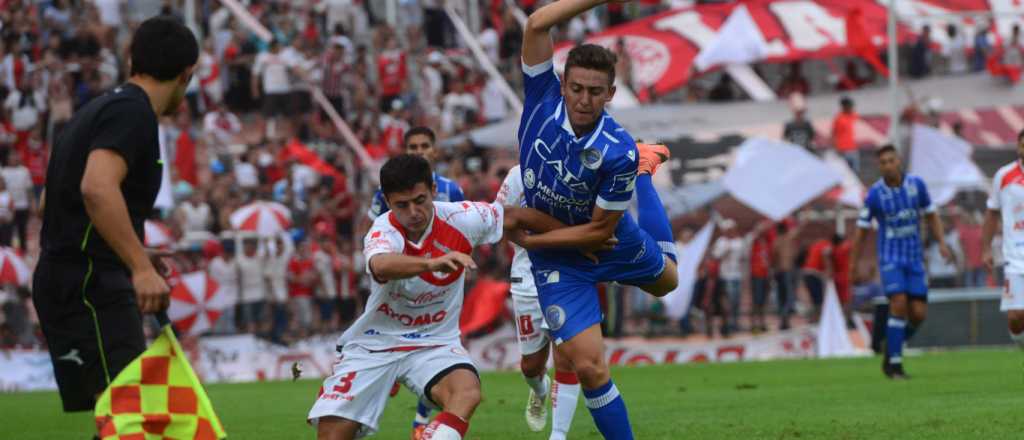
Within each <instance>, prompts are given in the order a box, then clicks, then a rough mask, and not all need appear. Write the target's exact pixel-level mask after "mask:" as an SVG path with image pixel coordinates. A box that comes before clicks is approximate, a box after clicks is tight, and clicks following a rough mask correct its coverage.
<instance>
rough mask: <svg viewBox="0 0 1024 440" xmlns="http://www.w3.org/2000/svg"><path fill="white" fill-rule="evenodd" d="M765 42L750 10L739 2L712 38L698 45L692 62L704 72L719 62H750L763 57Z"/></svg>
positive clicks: (765, 48)
mask: <svg viewBox="0 0 1024 440" xmlns="http://www.w3.org/2000/svg"><path fill="white" fill-rule="evenodd" d="M767 54H768V42H766V41H765V39H764V35H762V34H761V28H759V27H758V26H757V23H756V22H755V21H754V18H753V17H751V16H750V11H748V10H747V7H746V6H744V5H739V6H737V7H736V9H734V10H733V11H732V14H730V15H729V18H727V19H726V20H725V23H723V24H722V27H721V28H720V29H718V33H717V34H715V38H714V39H713V40H711V42H710V43H708V44H707V45H705V46H704V47H703V48H701V50H700V53H699V54H697V58H695V59H694V60H693V65H694V66H697V70H700V71H705V70H708V69H710V68H712V67H714V66H717V65H719V64H749V63H753V62H755V61H759V60H762V59H764V58H765V57H766V56H767Z"/></svg>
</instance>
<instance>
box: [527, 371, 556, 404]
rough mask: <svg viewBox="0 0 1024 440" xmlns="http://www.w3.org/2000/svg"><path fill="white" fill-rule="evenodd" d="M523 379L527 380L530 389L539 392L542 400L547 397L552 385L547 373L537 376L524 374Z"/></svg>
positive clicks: (538, 395) (538, 394)
mask: <svg viewBox="0 0 1024 440" xmlns="http://www.w3.org/2000/svg"><path fill="white" fill-rule="evenodd" d="M523 379H525V380H526V384H527V385H529V386H530V389H532V390H533V392H534V393H536V394H537V397H540V399H541V400H544V399H547V397H548V387H549V386H551V379H550V378H548V375H547V374H541V375H540V376H537V377H526V376H523Z"/></svg>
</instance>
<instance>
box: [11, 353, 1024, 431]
mask: <svg viewBox="0 0 1024 440" xmlns="http://www.w3.org/2000/svg"><path fill="white" fill-rule="evenodd" d="M1022 361H1024V355H1022V354H1021V353H1019V352H1017V351H1012V350H1003V351H964V352H951V353H933V354H926V355H922V356H914V357H909V358H908V359H907V361H906V362H907V364H906V366H907V371H908V373H910V374H911V375H912V376H913V379H912V380H910V381H906V382H890V381H888V380H886V379H885V378H884V377H882V375H881V373H880V371H879V362H880V361H879V360H878V358H862V359H842V360H828V361H815V360H807V361H783V362H749V363H732V364H705V365H691V366H658V367H639V368H620V369H616V370H614V371H613V376H614V377H615V379H616V383H617V385H618V387H619V389H620V390H621V391H622V393H623V395H624V396H625V398H626V402H627V404H628V405H629V409H630V416H631V419H632V422H633V429H634V431H635V432H636V437H637V438H638V439H683V438H686V439H729V438H735V439H888V438H892V439H900V440H907V439H970V438H977V439H1012V438H1021V434H1020V426H1021V425H1020V417H1021V409H1022V407H1024V392H1022V391H1024V367H1022ZM318 386H319V382H317V381H300V382H295V383H292V382H276V383H259V384H241V385H213V386H210V387H209V392H210V398H211V399H212V400H213V404H214V406H215V407H216V408H217V411H218V413H219V414H220V417H221V419H222V420H223V422H224V426H225V429H226V430H227V432H228V434H229V436H230V438H233V439H244V440H262V439H303V438H312V437H313V430H312V429H311V428H309V427H308V426H306V424H305V422H304V418H305V415H306V411H308V410H309V407H310V404H311V403H312V400H313V397H314V396H315V393H316V391H317V389H318ZM483 388H484V402H483V403H482V404H481V406H480V408H478V409H477V413H476V415H475V416H474V417H473V420H472V423H471V425H470V432H469V436H468V437H469V438H471V439H516V440H527V439H547V433H532V432H529V431H528V430H527V428H526V423H525V422H524V420H523V408H524V405H525V402H526V396H527V394H528V391H527V388H526V385H525V384H524V383H523V381H522V379H521V378H520V377H519V376H518V375H516V374H514V373H493V374H485V375H484V376H483ZM414 405H415V402H414V399H413V397H412V395H411V394H410V393H409V392H407V391H404V390H403V391H402V392H401V393H400V394H399V395H398V396H397V397H396V398H394V399H392V400H391V401H390V403H389V405H388V408H387V410H386V411H385V413H384V418H383V420H382V422H381V432H380V433H379V434H378V435H377V436H376V437H374V438H379V439H406V438H408V429H409V425H410V422H411V420H412V415H413V411H414ZM0 421H2V423H0V439H12V440H14V439H16V440H29V439H86V438H88V437H89V434H88V433H89V430H90V429H91V426H92V421H91V418H90V416H89V415H85V414H76V415H64V414H61V412H60V402H59V400H58V397H57V394H56V393H51V392H47V393H27V394H0ZM549 426H550V423H549ZM570 438H581V439H599V438H601V437H600V435H599V434H598V433H597V430H596V428H595V427H594V424H593V422H592V421H591V419H590V415H589V413H588V412H587V410H586V407H584V406H583V402H582V399H581V401H580V403H579V407H578V409H577V412H576V418H575V424H574V426H573V430H572V432H571V433H570Z"/></svg>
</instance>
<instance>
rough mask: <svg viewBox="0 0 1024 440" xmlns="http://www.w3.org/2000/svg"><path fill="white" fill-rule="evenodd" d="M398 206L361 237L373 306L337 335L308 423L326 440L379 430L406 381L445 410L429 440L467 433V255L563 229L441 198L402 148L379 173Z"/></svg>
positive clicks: (527, 212)
mask: <svg viewBox="0 0 1024 440" xmlns="http://www.w3.org/2000/svg"><path fill="white" fill-rule="evenodd" d="M380 183H381V189H382V191H383V193H384V197H385V198H386V199H387V202H388V204H389V205H390V206H391V212H390V213H389V214H387V215H382V216H380V217H378V218H377V219H376V220H375V221H374V223H373V226H372V227H371V228H370V231H369V232H368V233H367V235H366V237H365V238H364V240H363V254H364V255H365V258H366V270H367V272H368V273H369V274H370V275H371V278H372V284H371V293H370V299H369V301H368V302H367V305H366V310H365V311H364V313H363V315H362V316H360V317H359V319H358V320H356V322H355V323H354V324H353V325H352V326H351V327H349V329H348V330H346V331H345V333H344V334H342V335H341V337H340V338H339V339H338V344H337V346H338V347H339V351H340V359H339V361H338V363H337V364H335V366H334V371H333V374H332V375H331V377H329V378H327V379H326V380H325V381H324V383H323V386H322V387H321V390H320V395H319V396H318V397H317V400H316V402H315V403H314V404H313V408H312V409H311V410H310V412H309V416H308V418H307V419H308V420H309V422H310V423H311V424H313V425H314V426H316V428H317V438H318V439H320V440H350V439H354V438H360V437H365V436H367V435H370V434H372V433H374V432H376V431H377V427H378V421H379V419H380V416H381V414H382V413H383V411H384V405H385V404H386V403H387V399H388V395H389V392H390V390H391V387H392V385H393V384H394V383H395V382H400V383H402V384H404V385H405V386H406V387H407V388H409V389H410V390H411V391H412V392H413V393H415V394H417V395H418V396H419V398H420V400H421V401H426V402H427V403H429V404H430V405H433V406H435V407H437V408H438V409H441V411H442V412H441V413H440V414H438V415H437V417H436V418H435V419H434V421H433V422H431V423H430V424H429V425H427V427H426V429H424V430H423V432H422V437H421V438H422V439H423V440H460V439H462V438H463V436H465V434H466V431H467V430H468V429H469V419H470V417H471V416H472V415H473V411H475V410H476V406H477V405H478V404H479V403H480V380H479V378H478V376H477V372H476V367H475V366H474V365H473V361H472V359H471V358H470V357H469V354H468V353H467V352H466V350H465V348H463V347H462V344H461V342H460V336H461V335H460V331H459V315H460V313H461V312H462V300H463V294H464V287H465V272H466V270H467V269H474V268H475V267H476V266H475V264H474V263H473V260H472V258H470V257H469V253H470V252H472V251H473V248H474V247H476V246H477V245H481V244H487V243H495V242H497V241H499V240H501V237H502V234H503V231H504V229H520V228H524V227H527V226H528V225H532V226H533V230H549V229H558V228H563V227H565V225H564V224H562V223H560V222H558V221H557V220H555V219H553V218H551V217H548V216H546V215H544V214H541V213H540V212H539V211H536V210H533V209H530V208H516V207H508V208H506V207H504V206H503V205H501V204H500V203H495V204H489V203H479V202H457V203H451V202H434V199H433V196H434V194H435V193H436V191H437V185H436V184H435V181H434V176H433V173H432V172H431V169H430V163H429V162H427V160H426V159H424V158H422V157H420V156H413V155H409V154H403V155H399V156H396V157H394V158H392V159H391V160H389V161H388V162H387V163H385V164H384V166H383V167H382V168H381V171H380Z"/></svg>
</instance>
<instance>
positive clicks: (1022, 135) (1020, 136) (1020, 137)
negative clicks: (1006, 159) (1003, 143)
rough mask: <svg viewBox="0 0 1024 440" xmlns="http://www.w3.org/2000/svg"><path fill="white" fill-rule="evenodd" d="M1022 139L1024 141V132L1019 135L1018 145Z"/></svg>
mask: <svg viewBox="0 0 1024 440" xmlns="http://www.w3.org/2000/svg"><path fill="white" fill-rule="evenodd" d="M1022 139H1024V130H1021V131H1020V132H1019V133H1017V143H1018V144H1019V143H1020V141H1021V140H1022Z"/></svg>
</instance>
